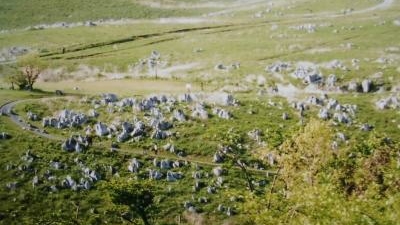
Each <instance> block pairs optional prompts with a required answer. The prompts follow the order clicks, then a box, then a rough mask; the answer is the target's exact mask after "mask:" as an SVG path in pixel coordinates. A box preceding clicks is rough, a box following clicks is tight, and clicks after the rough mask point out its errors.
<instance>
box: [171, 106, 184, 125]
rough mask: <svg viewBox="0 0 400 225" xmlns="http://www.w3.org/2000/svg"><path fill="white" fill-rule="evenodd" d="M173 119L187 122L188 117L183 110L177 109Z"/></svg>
mask: <svg viewBox="0 0 400 225" xmlns="http://www.w3.org/2000/svg"><path fill="white" fill-rule="evenodd" d="M173 118H174V119H175V120H177V121H179V122H184V121H186V116H185V114H184V113H183V111H182V110H181V109H176V110H174V112H173Z"/></svg>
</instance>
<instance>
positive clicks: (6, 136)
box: [0, 132, 11, 140]
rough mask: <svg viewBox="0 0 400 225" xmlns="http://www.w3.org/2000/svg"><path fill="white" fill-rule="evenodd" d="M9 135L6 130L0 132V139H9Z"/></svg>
mask: <svg viewBox="0 0 400 225" xmlns="http://www.w3.org/2000/svg"><path fill="white" fill-rule="evenodd" d="M10 138H11V135H9V134H7V133H6V132H1V133H0V140H7V139H10Z"/></svg>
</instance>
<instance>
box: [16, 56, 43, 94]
mask: <svg viewBox="0 0 400 225" xmlns="http://www.w3.org/2000/svg"><path fill="white" fill-rule="evenodd" d="M17 65H18V67H20V68H21V71H22V74H23V76H24V77H25V81H26V88H27V89H28V90H30V91H32V90H33V84H34V83H35V82H36V81H37V79H38V78H39V75H40V73H41V72H42V71H43V69H44V68H45V64H44V62H43V61H42V60H41V59H40V58H39V56H38V55H35V54H29V55H25V56H22V57H21V58H20V59H19V60H18V62H17Z"/></svg>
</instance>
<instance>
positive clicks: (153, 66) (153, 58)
mask: <svg viewBox="0 0 400 225" xmlns="http://www.w3.org/2000/svg"><path fill="white" fill-rule="evenodd" d="M160 58H161V54H160V53H159V52H157V51H152V52H151V55H150V57H149V59H148V61H147V63H148V66H149V70H150V71H153V72H154V76H155V77H156V79H157V69H158V65H159V64H160Z"/></svg>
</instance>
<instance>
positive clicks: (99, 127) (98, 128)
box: [94, 122, 110, 137]
mask: <svg viewBox="0 0 400 225" xmlns="http://www.w3.org/2000/svg"><path fill="white" fill-rule="evenodd" d="M94 130H95V132H96V135H97V136H99V137H103V136H106V135H108V134H110V129H109V128H108V127H107V125H106V124H104V123H101V122H99V123H97V124H96V125H94Z"/></svg>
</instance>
